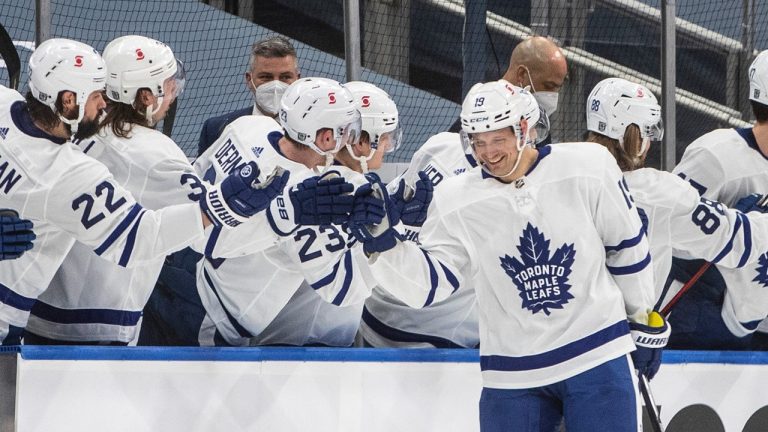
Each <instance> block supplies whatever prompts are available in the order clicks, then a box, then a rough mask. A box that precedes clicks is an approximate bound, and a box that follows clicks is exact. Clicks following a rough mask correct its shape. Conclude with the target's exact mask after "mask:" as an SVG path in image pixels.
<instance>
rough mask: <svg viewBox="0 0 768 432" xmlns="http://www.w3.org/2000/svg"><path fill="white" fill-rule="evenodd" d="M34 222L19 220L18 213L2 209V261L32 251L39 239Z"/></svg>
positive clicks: (0, 239)
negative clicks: (34, 243) (36, 239)
mask: <svg viewBox="0 0 768 432" xmlns="http://www.w3.org/2000/svg"><path fill="white" fill-rule="evenodd" d="M33 227H34V225H33V224H32V221H29V220H26V219H21V218H19V215H18V213H16V212H15V211H13V210H9V209H0V261H2V260H11V259H16V258H18V257H20V256H22V255H23V254H24V252H26V251H28V250H30V249H32V247H33V246H34V245H33V244H32V241H33V240H35V238H37V236H36V235H35V233H34V232H33V231H32V228H33Z"/></svg>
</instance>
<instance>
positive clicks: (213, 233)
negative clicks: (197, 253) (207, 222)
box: [204, 225, 221, 258]
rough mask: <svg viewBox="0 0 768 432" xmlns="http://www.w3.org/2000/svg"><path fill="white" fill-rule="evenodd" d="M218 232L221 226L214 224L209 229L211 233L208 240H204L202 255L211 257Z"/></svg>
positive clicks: (217, 238)
mask: <svg viewBox="0 0 768 432" xmlns="http://www.w3.org/2000/svg"><path fill="white" fill-rule="evenodd" d="M219 234H221V227H220V226H218V225H214V226H213V228H212V229H211V234H210V235H209V236H208V241H207V242H205V252H204V255H205V256H206V257H207V258H213V251H214V250H215V249H216V242H217V241H218V240H219Z"/></svg>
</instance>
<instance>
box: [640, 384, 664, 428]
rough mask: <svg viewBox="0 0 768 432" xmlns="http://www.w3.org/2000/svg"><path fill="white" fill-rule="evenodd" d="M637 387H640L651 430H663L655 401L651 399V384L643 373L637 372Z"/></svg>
mask: <svg viewBox="0 0 768 432" xmlns="http://www.w3.org/2000/svg"><path fill="white" fill-rule="evenodd" d="M637 378H638V387H640V394H641V395H643V401H644V402H645V409H646V411H647V412H648V417H649V418H650V419H651V427H652V428H653V432H664V423H662V422H661V415H659V410H658V409H657V408H656V402H655V401H654V400H653V394H652V393H651V386H650V385H649V384H648V379H647V378H646V377H645V375H643V374H641V373H639V372H638V373H637Z"/></svg>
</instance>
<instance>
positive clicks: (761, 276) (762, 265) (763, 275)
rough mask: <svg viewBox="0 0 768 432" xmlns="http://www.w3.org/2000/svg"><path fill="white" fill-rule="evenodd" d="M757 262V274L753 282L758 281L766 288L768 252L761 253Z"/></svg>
mask: <svg viewBox="0 0 768 432" xmlns="http://www.w3.org/2000/svg"><path fill="white" fill-rule="evenodd" d="M757 264H758V265H757V276H755V278H754V279H752V282H757V283H759V284H760V285H762V286H763V287H764V288H765V287H768V252H766V253H764V254H762V255H760V258H759V259H758V261H757Z"/></svg>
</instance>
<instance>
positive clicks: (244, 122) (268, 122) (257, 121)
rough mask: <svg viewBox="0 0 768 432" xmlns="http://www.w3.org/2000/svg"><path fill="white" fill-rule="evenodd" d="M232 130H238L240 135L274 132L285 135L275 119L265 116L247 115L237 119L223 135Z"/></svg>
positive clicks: (228, 126) (226, 128) (225, 129)
mask: <svg viewBox="0 0 768 432" xmlns="http://www.w3.org/2000/svg"><path fill="white" fill-rule="evenodd" d="M232 129H234V130H236V131H237V133H238V134H240V135H248V134H252V133H254V134H260V133H265V132H266V133H269V132H272V131H275V132H280V133H283V128H282V127H281V126H280V124H279V123H278V122H276V121H275V119H273V118H272V117H267V116H263V115H246V116H242V117H240V118H237V119H235V121H233V122H232V123H230V124H228V125H227V126H226V127H225V128H224V131H223V132H222V135H224V134H226V133H227V131H229V130H232Z"/></svg>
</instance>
